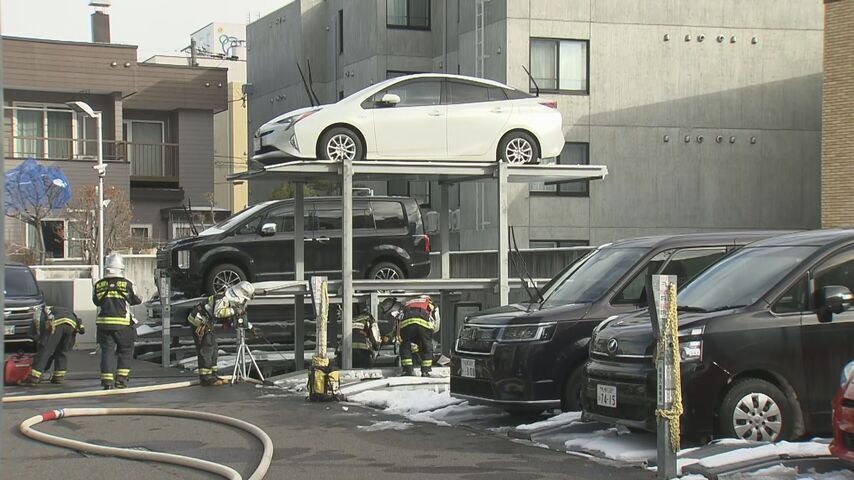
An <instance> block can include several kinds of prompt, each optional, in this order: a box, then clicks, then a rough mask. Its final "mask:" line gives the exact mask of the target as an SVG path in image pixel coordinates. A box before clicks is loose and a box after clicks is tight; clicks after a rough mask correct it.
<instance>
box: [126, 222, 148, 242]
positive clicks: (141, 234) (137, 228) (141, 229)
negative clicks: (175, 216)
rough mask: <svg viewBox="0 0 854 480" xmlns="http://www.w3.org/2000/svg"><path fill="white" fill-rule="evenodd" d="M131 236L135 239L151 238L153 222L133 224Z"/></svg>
mask: <svg viewBox="0 0 854 480" xmlns="http://www.w3.org/2000/svg"><path fill="white" fill-rule="evenodd" d="M130 236H131V238H134V239H144V238H151V224H145V225H139V224H133V225H131V226H130Z"/></svg>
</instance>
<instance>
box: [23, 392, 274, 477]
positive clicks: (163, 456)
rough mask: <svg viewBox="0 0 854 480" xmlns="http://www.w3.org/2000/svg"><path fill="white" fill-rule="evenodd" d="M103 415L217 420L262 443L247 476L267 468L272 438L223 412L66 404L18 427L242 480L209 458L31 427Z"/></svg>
mask: <svg viewBox="0 0 854 480" xmlns="http://www.w3.org/2000/svg"><path fill="white" fill-rule="evenodd" d="M102 415H152V416H158V417H178V418H190V419H195V420H204V421H208V422H215V423H220V424H223V425H228V426H230V427H234V428H237V429H240V430H243V431H245V432H247V433H250V434H252V435H254V436H255V438H257V439H258V440H259V441H260V442H261V444H262V445H263V446H264V452H263V454H262V455H261V461H260V462H259V463H258V466H257V467H256V468H255V471H254V472H252V475H250V476H249V479H248V480H262V479H263V478H264V476H265V475H266V474H267V470H268V469H269V468H270V463H271V462H272V459H273V441H272V440H271V439H270V436H269V435H267V434H266V433H265V432H264V431H263V430H261V429H260V428H258V427H257V426H255V425H253V424H251V423H248V422H244V421H243V420H238V419H236V418H232V417H226V416H224V415H217V414H215V413H209V412H197V411H193V410H178V409H172V408H66V409H60V410H51V411H48V412H45V413H42V414H41V415H35V416H33V417H30V418H28V419H26V420H24V421H23V422H21V425H20V430H21V433H22V434H24V435H25V436H27V437H29V438H31V439H33V440H36V441H39V442H43V443H47V444H49V445H55V446H58V447H63V448H69V449H72V450H77V451H81V452H87V453H94V454H97V455H105V456H113V457H121V458H127V459H131V460H148V461H154V462H161V463H171V464H173V465H179V466H182V467H189V468H194V469H197V470H203V471H206V472H210V473H213V474H215V475H219V476H221V477H223V478H227V479H229V480H243V477H241V476H240V474H239V473H238V472H237V471H236V470H234V469H233V468H231V467H229V466H226V465H221V464H219V463H214V462H209V461H207V460H202V459H199V458H193V457H186V456H183V455H175V454H172V453H161V452H148V451H140V450H132V449H129V448H120V447H107V446H104V445H95V444H92V443H88V442H82V441H79V440H71V439H68V438H63V437H57V436H55V435H51V434H48V433H44V432H39V431H37V430H33V429H32V427H33V426H35V425H38V424H40V423H42V422H47V421H51V420H56V419H58V418H66V417H92V416H102Z"/></svg>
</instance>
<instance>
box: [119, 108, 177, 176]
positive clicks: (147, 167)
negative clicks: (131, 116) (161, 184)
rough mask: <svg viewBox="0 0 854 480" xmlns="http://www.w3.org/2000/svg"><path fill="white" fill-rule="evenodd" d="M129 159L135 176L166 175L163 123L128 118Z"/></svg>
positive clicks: (126, 129)
mask: <svg viewBox="0 0 854 480" xmlns="http://www.w3.org/2000/svg"><path fill="white" fill-rule="evenodd" d="M125 134H126V140H127V141H128V143H129V145H128V159H129V160H130V162H131V176H133V177H165V176H168V175H167V172H166V170H167V169H166V165H165V164H164V158H163V157H164V155H163V153H164V152H163V148H164V146H163V123H162V122H147V121H139V120H128V121H127V122H125Z"/></svg>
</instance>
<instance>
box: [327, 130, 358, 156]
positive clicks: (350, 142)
mask: <svg viewBox="0 0 854 480" xmlns="http://www.w3.org/2000/svg"><path fill="white" fill-rule="evenodd" d="M319 150H320V152H319V153H320V157H321V158H322V159H323V160H335V161H336V162H341V161H344V160H350V161H353V160H361V159H363V158H364V157H365V146H364V145H362V140H361V139H360V138H359V136H358V135H356V132H354V131H352V130H350V129H349V128H344V127H335V128H333V129H330V130H329V131H328V132H326V133H324V134H323V137H321V139H320V148H319Z"/></svg>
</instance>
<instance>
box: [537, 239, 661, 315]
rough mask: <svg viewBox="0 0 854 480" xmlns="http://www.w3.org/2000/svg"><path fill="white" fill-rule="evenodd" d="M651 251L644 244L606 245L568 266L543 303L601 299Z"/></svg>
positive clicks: (586, 301) (558, 303) (554, 303)
mask: <svg viewBox="0 0 854 480" xmlns="http://www.w3.org/2000/svg"><path fill="white" fill-rule="evenodd" d="M647 252H648V250H647V249H645V248H620V247H607V248H602V249H599V250H597V251H596V252H595V253H593V254H592V255H590V256H589V257H587V259H586V260H582V261H579V262H578V266H577V267H576V268H572V269H570V270H568V271H567V272H566V273H565V274H564V277H563V278H561V279H560V280H558V281H557V282H555V283H554V285H553V286H552V287H551V289H550V291H548V292H546V294H545V295H544V297H545V301H544V302H543V307H550V306H556V305H566V304H570V303H590V302H594V301H596V300H598V299H599V298H601V297H602V295H604V294H605V292H607V291H608V289H609V288H611V287H612V286H614V284H615V283H617V281H618V280H619V279H621V278H623V276H624V275H625V274H626V272H628V271H629V270H631V268H632V267H633V266H634V265H635V264H636V263H637V262H638V261H639V260H640V259H641V258H642V257H643V256H644V255H645V254H646V253H647Z"/></svg>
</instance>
